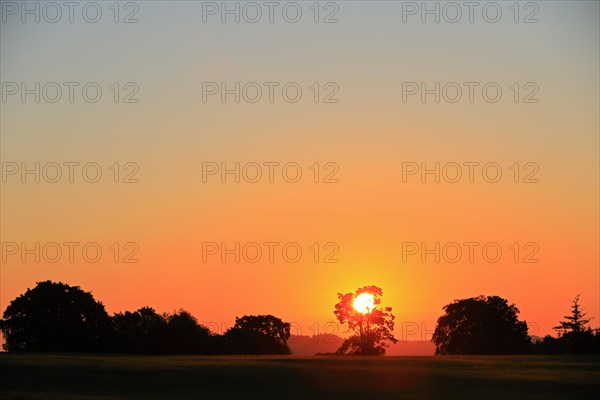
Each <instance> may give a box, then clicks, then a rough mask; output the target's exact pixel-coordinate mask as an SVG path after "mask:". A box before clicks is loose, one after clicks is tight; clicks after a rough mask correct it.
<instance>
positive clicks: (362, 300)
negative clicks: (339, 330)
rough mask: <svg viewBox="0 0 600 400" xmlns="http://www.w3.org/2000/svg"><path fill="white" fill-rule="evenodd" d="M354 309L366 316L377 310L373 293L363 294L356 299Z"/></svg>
mask: <svg viewBox="0 0 600 400" xmlns="http://www.w3.org/2000/svg"><path fill="white" fill-rule="evenodd" d="M352 305H353V306H354V309H355V310H356V311H358V312H359V313H361V314H366V313H369V312H371V311H373V309H374V308H375V298H374V297H373V295H372V294H371V293H361V294H359V295H358V296H356V298H355V299H354V303H353V304H352Z"/></svg>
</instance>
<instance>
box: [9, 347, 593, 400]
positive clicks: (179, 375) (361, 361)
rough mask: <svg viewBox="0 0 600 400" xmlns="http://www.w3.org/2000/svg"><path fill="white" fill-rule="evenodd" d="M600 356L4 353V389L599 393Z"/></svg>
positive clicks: (33, 392) (298, 395) (216, 395)
mask: <svg viewBox="0 0 600 400" xmlns="http://www.w3.org/2000/svg"><path fill="white" fill-rule="evenodd" d="M599 392H600V356H470V357H466V356H460V357H458V356H452V357H378V358H375V357H347V356H346V357H333V356H322V357H316V356H315V357H294V356H213V357H210V356H209V357H204V356H121V355H69V354H14V353H13V354H11V353H2V354H0V398H2V399H15V400H16V399H57V400H58V399H60V400H70V399H78V400H79V399H83V400H104V399H182V400H183V399H240V398H260V399H271V398H272V399H288V398H292V399H302V398H311V399H319V398H323V399H344V398H356V399H365V398H370V399H378V398H382V399H528V400H531V399H544V400H547V399H592V398H595V395H594V394H596V395H597V394H598V393H599Z"/></svg>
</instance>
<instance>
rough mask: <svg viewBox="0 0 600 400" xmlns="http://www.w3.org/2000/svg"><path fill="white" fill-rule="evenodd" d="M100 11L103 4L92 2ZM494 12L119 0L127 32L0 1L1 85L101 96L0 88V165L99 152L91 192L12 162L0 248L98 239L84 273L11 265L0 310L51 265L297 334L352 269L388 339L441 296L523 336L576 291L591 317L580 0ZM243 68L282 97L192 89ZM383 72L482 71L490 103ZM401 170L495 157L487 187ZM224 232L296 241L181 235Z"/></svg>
mask: <svg viewBox="0 0 600 400" xmlns="http://www.w3.org/2000/svg"><path fill="white" fill-rule="evenodd" d="M19 3H20V2H19ZM100 3H101V4H102V7H103V10H104V12H105V13H108V12H109V10H108V5H109V4H112V2H100ZM419 3H420V2H419ZM459 3H460V2H459ZM484 3H486V2H482V4H484ZM499 3H500V4H501V5H502V9H503V12H504V13H506V14H504V15H503V18H502V19H501V21H500V22H498V23H495V24H492V23H488V22H485V21H484V20H483V19H482V18H481V13H477V12H476V13H475V22H474V23H469V22H468V21H467V20H466V17H463V19H462V20H461V21H459V22H457V23H454V24H452V23H447V22H443V21H442V22H441V23H439V24H436V23H433V22H431V19H430V20H429V22H427V23H422V22H421V21H420V20H419V16H411V17H408V22H406V23H404V22H403V20H402V7H403V5H402V2H392V1H351V2H337V4H338V6H339V12H338V13H337V18H338V19H339V23H332V24H323V23H317V24H315V23H314V22H313V21H312V14H308V12H309V11H310V10H309V9H308V7H309V6H310V5H311V4H312V2H299V4H301V6H302V8H303V11H304V12H305V13H307V14H306V15H305V16H304V17H303V19H302V20H301V21H300V22H298V23H296V24H291V23H287V22H285V21H284V20H282V19H281V17H280V14H276V21H275V22H274V23H272V24H271V23H268V22H266V21H264V20H263V21H260V22H258V23H255V24H251V23H247V22H241V23H239V24H238V23H233V22H232V21H231V20H230V21H229V22H228V23H221V22H220V21H219V19H218V17H209V18H208V22H207V23H203V21H202V4H201V3H200V2H192V1H174V2H166V1H148V2H139V3H138V4H139V12H138V13H137V18H138V19H139V23H134V24H122V23H118V24H115V23H113V21H112V19H111V18H112V15H111V14H105V15H104V16H103V18H102V19H101V21H100V22H98V23H96V24H91V23H87V22H85V21H83V20H82V19H81V17H80V14H77V13H76V14H75V16H76V21H75V22H74V23H68V22H65V21H60V22H57V23H47V22H43V21H42V22H40V23H33V22H31V21H29V22H27V23H22V22H20V20H19V19H18V17H14V16H6V17H7V21H6V22H3V23H2V25H1V31H0V59H1V72H0V75H1V80H2V82H18V83H20V82H28V83H29V84H31V85H33V83H34V82H41V83H42V84H44V83H47V82H71V81H76V82H83V83H85V82H90V81H95V82H98V83H99V84H100V85H101V86H102V87H103V89H104V90H105V91H104V93H103V98H102V100H101V101H99V102H98V103H95V104H89V103H86V102H85V101H82V100H81V98H80V97H79V98H76V100H75V102H74V103H72V104H71V103H69V102H67V101H60V102H58V103H55V104H50V103H47V102H44V101H42V102H40V103H39V104H36V103H34V102H33V101H31V100H29V101H27V102H26V103H22V102H21V101H20V99H19V97H18V96H12V97H9V98H8V100H7V101H6V102H3V103H2V104H1V107H2V110H1V111H2V114H1V122H0V127H1V133H2V137H1V144H2V148H1V157H2V162H4V163H6V162H17V163H19V164H20V163H22V162H25V163H28V165H33V163H35V162H40V163H48V162H58V163H62V162H65V161H76V162H80V163H82V164H84V163H87V162H97V163H99V164H100V165H101V166H102V167H103V173H104V174H105V175H103V179H102V180H101V181H100V182H98V183H96V184H90V183H86V182H84V181H83V180H81V179H76V182H75V183H72V184H70V183H67V182H66V181H65V180H64V179H63V180H62V181H61V182H59V183H56V184H52V183H46V182H42V183H39V184H36V183H33V182H31V181H30V182H29V183H25V184H23V183H21V182H20V179H19V178H18V177H9V178H8V180H7V182H5V183H3V184H2V192H1V200H2V208H1V217H2V224H1V234H2V242H4V243H6V242H18V243H21V242H26V243H28V244H30V245H31V246H32V245H33V243H35V242H40V243H42V244H43V243H47V242H68V241H74V242H80V243H86V242H98V243H100V244H101V246H102V248H103V250H104V251H105V252H106V253H105V256H104V257H103V259H102V260H101V262H98V263H96V264H91V263H87V262H85V261H84V260H82V258H81V257H77V260H76V262H74V263H69V262H67V261H66V259H65V258H64V257H63V259H62V260H61V261H60V262H58V263H54V264H53V263H47V262H41V263H34V262H31V261H30V262H25V263H23V262H21V260H20V259H19V257H18V256H9V257H8V258H7V262H4V263H2V267H1V270H0V277H1V280H0V308H1V309H2V310H4V309H5V307H6V305H7V304H8V302H9V301H10V300H12V299H13V298H15V297H16V296H17V295H18V294H20V293H22V292H24V291H25V290H26V289H27V288H31V287H33V286H34V285H35V282H36V281H41V280H47V279H51V280H60V281H63V282H66V283H69V284H72V285H79V286H81V287H82V288H84V289H86V290H90V291H92V292H93V293H94V295H95V296H96V298H97V299H100V300H102V301H103V303H104V304H105V305H106V307H107V310H108V311H109V312H117V311H124V310H133V309H137V308H139V307H142V306H146V305H148V306H152V307H154V308H155V309H156V310H157V311H160V312H167V311H168V312H170V311H173V310H174V309H179V308H180V307H182V308H185V309H187V310H189V311H190V312H192V313H193V314H194V315H195V316H196V317H198V319H199V321H200V322H204V323H209V322H212V323H217V324H219V325H220V324H225V325H229V326H230V325H231V324H232V323H233V321H234V318H235V316H241V315H242V314H258V313H271V314H274V315H277V316H279V317H281V318H283V319H284V320H287V321H292V322H294V323H295V324H296V326H297V327H300V328H301V330H302V332H301V333H303V334H312V333H314V326H315V325H314V324H315V323H317V324H320V326H323V324H325V323H327V322H328V321H331V320H332V319H333V317H334V316H333V313H332V311H333V307H334V304H335V303H336V300H337V298H336V293H337V292H348V291H353V290H355V289H357V288H358V287H361V286H365V285H371V284H373V285H378V286H380V287H382V288H383V290H384V303H385V304H386V305H389V306H392V307H393V309H394V313H395V315H396V317H397V322H398V324H397V329H396V333H397V336H398V337H402V331H401V324H402V323H403V322H408V323H417V324H419V325H421V324H425V325H424V326H426V329H427V330H429V331H432V330H433V329H434V326H435V321H436V319H437V317H438V316H439V315H440V314H441V308H442V306H443V305H445V304H447V303H449V302H451V301H452V300H454V299H458V298H464V297H470V296H476V295H479V294H486V295H499V296H502V297H505V298H507V299H509V301H511V302H514V303H516V304H517V306H518V307H519V309H520V310H521V317H522V318H523V319H525V320H527V321H528V322H532V323H533V324H532V325H531V326H530V328H532V329H531V333H534V334H537V335H543V334H548V333H552V329H551V328H552V327H553V326H555V325H556V324H557V322H558V321H559V319H560V318H561V317H562V316H563V315H564V314H565V313H567V312H568V311H569V306H570V301H571V299H572V298H573V297H574V296H575V295H576V294H578V293H581V302H582V304H583V306H584V308H585V309H586V310H587V311H588V313H589V315H590V316H592V317H594V318H595V319H594V320H593V321H592V326H594V327H597V326H598V320H599V319H600V295H599V283H600V282H599V265H600V260H599V240H600V238H599V219H600V216H599V207H598V204H599V129H600V128H599V118H598V113H599V111H598V110H599V109H600V102H599V96H598V93H599V90H598V88H599V85H600V82H599V77H598V71H599V68H600V65H599V49H600V43H599V36H600V32H599V20H600V18H599V3H598V2H596V1H568V2H567V1H547V2H546V1H544V2H537V4H538V5H539V8H540V9H539V12H538V13H537V15H536V18H538V19H539V23H530V24H525V23H514V21H513V17H514V16H513V14H509V12H510V10H509V9H508V7H509V5H510V4H512V2H499ZM521 12H525V11H524V10H521ZM520 17H523V15H520ZM250 81H255V82H268V81H276V82H283V83H285V82H291V81H294V82H298V83H299V84H300V85H301V86H302V87H303V89H304V95H303V99H302V100H301V101H299V102H298V103H295V104H290V103H288V102H285V101H283V100H282V99H281V97H278V98H277V99H276V100H275V102H274V103H269V102H268V101H261V102H258V103H256V104H250V103H247V102H241V103H239V104H236V103H234V102H231V101H229V102H227V103H221V102H220V101H219V100H218V98H214V99H213V98H211V100H209V101H208V102H206V103H203V102H202V82H228V83H230V84H232V83H233V82H242V83H244V82H250ZM113 82H121V83H125V82H136V83H137V85H138V86H139V89H140V90H139V93H138V95H137V98H138V99H139V103H137V104H122V103H118V104H115V103H113V102H112V101H111V100H110V96H112V93H111V92H110V91H109V90H108V87H109V86H110V85H111V84H112V83H113ZM313 82H320V83H322V84H324V83H326V82H335V83H337V85H338V86H339V88H340V90H339V93H338V94H337V98H338V99H339V103H337V104H323V103H317V104H315V103H314V102H313V101H312V100H311V96H312V93H311V92H310V91H309V89H308V87H309V86H310V85H311V84H312V83H313ZM403 82H428V83H429V84H430V85H433V84H434V83H435V82H442V83H445V82H481V83H482V84H485V83H487V82H498V84H499V85H500V86H501V87H502V88H503V89H504V92H503V98H502V100H501V101H499V102H497V103H493V104H492V103H488V102H486V101H484V100H482V98H481V96H480V95H479V94H477V93H480V92H476V96H477V97H476V99H475V102H473V103H470V102H468V101H466V100H462V101H459V102H457V103H454V104H450V103H448V102H443V101H442V102H440V103H439V104H438V103H435V102H433V101H431V100H429V101H428V102H427V103H422V102H420V101H419V100H418V98H417V97H415V98H411V100H409V101H408V102H406V103H405V102H403V101H402V83H403ZM514 82H520V83H521V85H523V84H525V83H526V82H535V83H536V84H537V86H538V87H539V93H538V94H537V95H536V98H537V99H539V102H538V103H535V104H524V103H522V102H519V103H515V102H514V101H512V97H511V96H512V92H510V90H509V89H508V88H509V86H511V85H512V84H513V83H514ZM77 93H78V92H76V96H77ZM79 93H80V92H79ZM30 99H31V98H30ZM430 99H431V97H430ZM114 162H119V163H121V165H123V164H124V163H126V162H135V163H136V164H137V165H139V172H138V173H137V175H136V177H137V178H138V179H139V183H137V184H124V183H118V184H115V183H113V182H112V181H111V179H112V175H110V173H111V171H110V170H109V169H108V167H109V166H110V165H112V164H114ZM203 162H217V163H221V162H226V163H229V165H233V164H234V163H235V162H240V163H246V162H258V163H263V162H280V163H282V164H285V163H288V162H297V163H299V164H300V165H301V166H302V171H303V179H302V180H301V181H300V182H299V183H295V184H294V183H287V182H285V181H284V180H282V179H281V178H280V176H278V177H277V178H276V181H275V182H274V183H268V182H266V180H265V178H263V180H262V181H261V182H259V183H255V184H252V183H246V182H242V183H239V184H236V183H234V182H231V181H229V182H228V183H221V182H220V181H219V179H217V178H214V177H213V178H211V179H209V180H208V182H207V183H203V182H202V163H203ZM315 162H319V163H320V165H321V166H323V165H324V164H325V163H327V162H334V163H336V164H337V165H338V166H339V172H338V173H337V176H336V177H337V178H338V179H339V183H331V184H324V183H318V184H316V183H313V182H312V175H311V174H312V171H311V170H310V169H309V167H310V166H311V165H312V164H314V163H315ZM403 162H417V163H419V164H420V163H422V162H425V163H428V165H429V166H432V165H433V164H434V163H436V162H439V163H447V162H458V163H463V162H480V163H481V164H485V163H489V162H497V163H499V164H500V165H501V166H502V169H503V178H502V180H501V181H500V182H498V183H495V184H491V183H487V182H485V181H484V180H483V179H481V175H476V180H475V182H474V183H469V182H467V181H466V179H465V178H463V180H462V181H460V182H459V183H454V184H451V183H444V182H442V183H434V182H432V181H431V180H430V181H428V182H427V183H422V182H421V181H420V180H419V178H416V177H411V178H410V179H409V180H408V182H406V183H403V181H402V165H403ZM515 162H519V163H520V164H521V166H522V165H524V164H525V163H527V162H535V163H536V164H537V165H538V166H539V172H538V173H537V175H536V178H538V179H539V183H530V184H525V183H522V182H520V183H514V182H513V181H512V175H511V174H512V172H511V170H509V166H511V165H512V164H514V163H515ZM465 171H466V170H465ZM104 176H106V178H104ZM222 241H223V242H228V243H230V244H232V243H234V242H241V243H247V242H268V241H274V242H281V243H286V242H298V243H300V244H301V246H302V248H303V250H304V252H305V253H304V255H303V258H302V260H301V261H300V262H298V263H288V262H285V261H284V260H282V259H281V257H278V261H277V262H275V263H273V264H271V263H268V262H265V261H264V259H263V262H259V263H254V264H253V263H245V262H242V263H239V264H238V263H234V262H232V259H231V257H230V259H229V261H228V262H226V263H221V262H220V261H219V260H218V257H211V258H209V262H206V263H203V262H202V243H203V242H222ZM113 242H119V243H121V244H122V243H125V242H136V243H137V244H138V245H139V253H138V254H137V258H139V260H140V262H139V263H137V264H128V263H122V262H120V263H114V262H112V260H111V256H112V254H111V253H110V252H109V249H108V247H109V246H110V244H111V243H113ZM314 242H318V243H320V244H321V245H323V244H324V243H326V242H335V243H337V245H338V246H339V252H338V254H337V258H338V259H339V263H335V264H330V263H323V262H319V263H315V262H313V261H312V258H311V257H312V253H310V250H309V246H310V245H311V244H312V243H314ZM403 242H426V243H428V244H429V245H430V246H433V243H435V242H441V243H447V242H460V243H462V242H480V243H486V242H498V243H499V244H500V245H501V246H502V249H503V251H504V253H503V254H504V256H503V258H502V260H501V261H500V262H498V263H488V262H485V261H484V260H483V259H482V258H481V257H480V256H477V259H476V262H474V263H469V262H468V261H466V258H465V257H463V259H462V260H461V261H460V262H457V263H447V262H440V263H435V262H432V257H430V259H429V260H427V262H425V263H423V262H421V261H420V260H419V258H418V257H417V256H413V257H409V258H408V259H407V260H406V262H403V257H402V243H403ZM514 242H518V243H520V244H521V245H523V244H525V243H527V242H535V243H536V244H537V245H538V246H539V252H538V254H537V258H538V259H539V262H538V263H533V264H528V263H522V262H519V263H515V262H514V260H513V259H512V253H509V251H510V250H509V246H511V244H512V243H514ZM322 256H323V254H321V257H322ZM523 256H524V254H523V253H522V254H521V258H523ZM30 260H31V259H30ZM311 327H312V328H311ZM293 333H300V332H293ZM337 333H342V332H341V331H339V332H337ZM429 333H431V332H429ZM420 338H421V336H419V335H416V336H413V337H409V339H420ZM428 338H429V336H428V337H427V339H428Z"/></svg>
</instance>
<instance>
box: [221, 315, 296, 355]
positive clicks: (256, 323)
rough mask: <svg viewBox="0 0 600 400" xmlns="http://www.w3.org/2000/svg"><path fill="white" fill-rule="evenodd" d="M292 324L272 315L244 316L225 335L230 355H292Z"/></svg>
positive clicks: (236, 320) (237, 319)
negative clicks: (290, 340) (290, 345)
mask: <svg viewBox="0 0 600 400" xmlns="http://www.w3.org/2000/svg"><path fill="white" fill-rule="evenodd" d="M290 326H291V325H290V324H289V323H288V322H283V321H282V320H281V319H279V318H277V317H274V316H272V315H244V316H243V317H241V318H236V319H235V325H234V327H233V328H231V329H229V330H228V331H227V332H226V333H225V340H226V343H227V344H226V347H227V352H228V353H230V354H291V351H290V348H289V347H288V345H287V341H288V339H289V338H290Z"/></svg>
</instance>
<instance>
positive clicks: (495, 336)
mask: <svg viewBox="0 0 600 400" xmlns="http://www.w3.org/2000/svg"><path fill="white" fill-rule="evenodd" d="M443 310H444V314H443V315H442V316H441V317H439V318H438V320H437V325H436V328H435V331H434V333H433V337H432V339H431V340H432V342H433V343H435V346H436V349H435V353H436V354H441V355H446V354H520V353H525V352H526V351H527V350H528V348H529V344H530V338H529V336H528V334H527V331H528V328H527V323H526V322H525V321H519V318H518V314H519V309H518V308H517V307H516V306H515V305H514V304H509V303H508V301H507V300H506V299H503V298H502V297H499V296H479V297H472V298H468V299H462V300H455V301H454V302H452V303H450V304H448V305H446V306H444V307H443Z"/></svg>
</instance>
